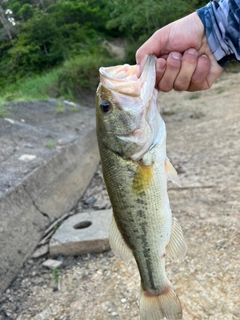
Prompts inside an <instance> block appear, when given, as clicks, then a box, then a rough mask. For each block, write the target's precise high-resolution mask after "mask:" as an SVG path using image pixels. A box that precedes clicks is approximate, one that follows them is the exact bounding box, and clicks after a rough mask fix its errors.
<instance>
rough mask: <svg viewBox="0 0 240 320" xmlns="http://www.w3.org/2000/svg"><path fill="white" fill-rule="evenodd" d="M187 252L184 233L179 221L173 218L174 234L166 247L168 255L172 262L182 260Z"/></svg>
mask: <svg viewBox="0 0 240 320" xmlns="http://www.w3.org/2000/svg"><path fill="white" fill-rule="evenodd" d="M186 252H187V245H186V243H185V241H184V237H183V232H182V228H181V226H180V224H179V223H178V220H177V219H176V218H173V224H172V233H171V237H170V241H169V243H168V245H167V247H166V254H167V256H168V257H170V258H171V259H172V260H182V259H183V258H184V256H185V254H186Z"/></svg>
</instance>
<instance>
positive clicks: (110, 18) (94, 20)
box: [0, 0, 205, 98]
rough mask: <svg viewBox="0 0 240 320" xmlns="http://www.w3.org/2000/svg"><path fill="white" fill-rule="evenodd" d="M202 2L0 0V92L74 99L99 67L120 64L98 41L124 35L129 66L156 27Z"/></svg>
mask: <svg viewBox="0 0 240 320" xmlns="http://www.w3.org/2000/svg"><path fill="white" fill-rule="evenodd" d="M204 4H205V3H203V0H192V1H191V0H131V1H130V0H112V1H109V0H39V1H36V0H7V1H0V88H1V91H2V92H5V93H6V92H7V94H8V93H9V92H10V91H11V90H15V91H14V94H17V96H19V97H20V96H21V95H22V93H21V90H22V89H21V90H20V89H19V88H22V86H23V84H24V85H25V86H26V87H25V89H24V92H25V90H26V88H28V89H27V92H28V94H27V95H28V96H29V97H30V96H31V97H33V94H34V95H35V96H36V97H39V96H42V97H44V98H45V97H46V96H47V95H49V94H50V95H53V96H60V97H62V96H67V97H70V98H75V97H76V96H79V95H80V92H81V90H82V89H86V90H95V88H96V85H97V82H98V68H99V66H100V65H101V64H104V65H107V64H108V63H110V61H111V63H112V64H113V63H120V61H117V60H114V58H113V57H110V56H109V54H108V53H107V52H106V51H103V49H102V45H101V44H102V42H103V40H111V39H112V38H115V37H117V38H127V39H128V40H129V43H130V45H129V46H128V48H127V51H126V57H125V61H124V62H128V63H131V64H133V63H135V52H136V50H137V49H138V47H139V46H140V45H141V43H142V42H143V41H145V40H146V39H147V38H148V37H149V36H150V35H151V34H152V33H153V32H154V31H155V30H156V29H158V28H160V27H162V26H163V25H165V24H166V23H169V22H171V21H172V20H175V19H177V18H180V17H181V16H183V15H186V14H188V13H190V12H192V11H194V10H196V8H198V7H201V6H202V5H204ZM43 74H46V76H43V77H41V75H43ZM23 79H25V80H24V81H23ZM27 79H29V80H27ZM32 79H34V81H33V80H32ZM40 79H41V80H40ZM32 81H33V82H32ZM39 81H40V83H39ZM45 81H46V83H45ZM49 83H51V85H50V86H49ZM5 87H6V88H5ZM14 88H15V89H14ZM80 88H81V89H80ZM16 90H17V93H16ZM19 90H20V91H19ZM44 90H45V91H44ZM24 96H25V94H24Z"/></svg>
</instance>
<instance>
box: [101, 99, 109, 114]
mask: <svg viewBox="0 0 240 320" xmlns="http://www.w3.org/2000/svg"><path fill="white" fill-rule="evenodd" d="M100 108H101V109H102V112H104V113H108V112H109V111H111V109H112V108H111V105H110V103H109V102H108V101H106V100H103V101H102V102H101V104H100Z"/></svg>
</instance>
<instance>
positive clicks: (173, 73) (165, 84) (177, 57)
mask: <svg viewBox="0 0 240 320" xmlns="http://www.w3.org/2000/svg"><path fill="white" fill-rule="evenodd" d="M181 60H182V55H181V53H179V52H171V54H169V56H168V58H167V64H166V68H165V72H164V74H163V76H162V78H161V79H160V81H159V82H158V83H157V87H158V89H159V90H161V91H163V92H169V91H171V90H172V89H173V84H174V82H175V79H176V78H177V75H178V73H179V71H180V68H181Z"/></svg>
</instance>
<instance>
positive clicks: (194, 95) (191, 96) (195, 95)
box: [189, 92, 200, 100]
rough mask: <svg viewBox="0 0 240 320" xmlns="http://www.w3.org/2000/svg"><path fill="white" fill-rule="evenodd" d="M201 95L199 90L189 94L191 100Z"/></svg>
mask: <svg viewBox="0 0 240 320" xmlns="http://www.w3.org/2000/svg"><path fill="white" fill-rule="evenodd" d="M199 97H200V94H199V93H198V92H196V93H193V94H191V95H190V96H189V100H194V99H198V98H199Z"/></svg>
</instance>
